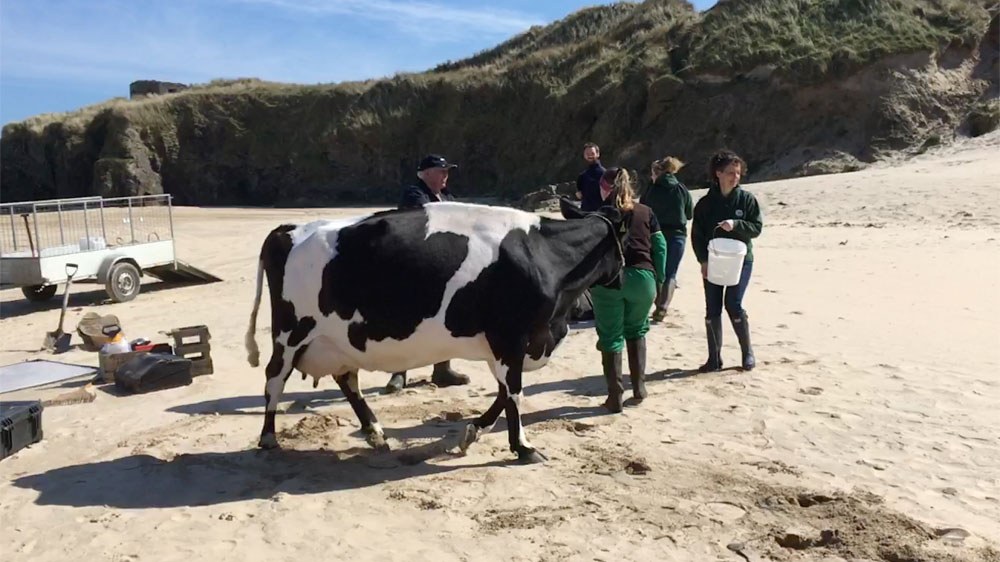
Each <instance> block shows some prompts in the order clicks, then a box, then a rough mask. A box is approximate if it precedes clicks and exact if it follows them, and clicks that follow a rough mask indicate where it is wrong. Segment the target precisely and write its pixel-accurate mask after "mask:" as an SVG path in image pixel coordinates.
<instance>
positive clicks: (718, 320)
mask: <svg viewBox="0 0 1000 562" xmlns="http://www.w3.org/2000/svg"><path fill="white" fill-rule="evenodd" d="M705 333H706V335H707V337H708V361H706V362H705V364H704V365H702V366H701V367H700V368H699V369H698V370H699V371H701V372H702V373H710V372H712V371H718V370H719V369H721V368H722V317H721V316H716V317H715V318H706V319H705Z"/></svg>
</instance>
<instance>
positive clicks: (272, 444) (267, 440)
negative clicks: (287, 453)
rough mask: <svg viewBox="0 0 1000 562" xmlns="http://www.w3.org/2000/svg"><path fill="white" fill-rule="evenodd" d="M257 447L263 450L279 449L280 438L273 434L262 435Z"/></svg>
mask: <svg viewBox="0 0 1000 562" xmlns="http://www.w3.org/2000/svg"><path fill="white" fill-rule="evenodd" d="M257 446H258V447H260V448H261V449H277V448H278V438H277V437H275V436H274V434H273V433H268V434H265V435H261V436H260V441H258V442H257Z"/></svg>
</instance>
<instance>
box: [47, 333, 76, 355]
mask: <svg viewBox="0 0 1000 562" xmlns="http://www.w3.org/2000/svg"><path fill="white" fill-rule="evenodd" d="M70 338H72V335H71V334H67V333H65V332H63V331H62V330H57V331H55V332H49V333H47V334H45V341H44V342H43V343H42V349H43V350H45V351H51V352H52V353H63V352H65V351H69V341H70Z"/></svg>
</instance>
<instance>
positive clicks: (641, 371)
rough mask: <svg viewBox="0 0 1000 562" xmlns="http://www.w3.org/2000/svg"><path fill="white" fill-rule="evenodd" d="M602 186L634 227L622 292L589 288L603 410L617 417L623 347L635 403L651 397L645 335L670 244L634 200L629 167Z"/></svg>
mask: <svg viewBox="0 0 1000 562" xmlns="http://www.w3.org/2000/svg"><path fill="white" fill-rule="evenodd" d="M602 182H603V183H605V184H608V185H611V186H613V188H614V190H613V192H612V193H611V195H610V197H608V198H607V199H608V201H607V203H608V204H611V205H614V206H615V207H616V208H617V209H618V210H619V211H621V212H622V213H623V214H624V215H625V220H624V221H623V223H622V224H623V225H627V228H628V229H629V234H628V242H627V244H626V246H625V248H623V254H624V260H625V270H624V272H623V274H624V280H623V282H622V287H621V289H610V288H608V287H603V286H596V287H593V288H591V289H590V296H591V298H592V299H593V301H594V320H595V324H596V327H597V349H599V350H600V351H601V362H602V365H603V367H604V378H605V379H606V380H607V383H608V399H607V401H605V402H604V406H605V407H606V408H607V409H608V410H610V411H611V412H612V413H619V412H621V411H622V394H623V393H624V392H625V389H624V387H623V386H622V347H627V348H628V366H629V374H630V375H631V378H632V393H633V396H634V397H635V400H636V402H641V401H642V400H643V399H644V398H646V395H647V393H646V381H645V376H646V332H648V331H649V308H650V307H651V306H652V305H653V298H654V297H655V296H656V285H657V283H662V282H663V269H664V266H665V263H666V260H667V255H666V254H667V243H666V242H665V241H664V239H663V233H661V232H660V225H659V223H658V222H657V220H656V215H655V214H653V211H652V210H651V209H650V208H649V207H647V206H646V205H643V204H642V203H636V202H635V192H634V191H633V188H632V179H631V178H630V177H629V174H628V172H627V171H625V170H624V169H619V168H609V169H608V170H607V171H605V172H604V177H603V178H602Z"/></svg>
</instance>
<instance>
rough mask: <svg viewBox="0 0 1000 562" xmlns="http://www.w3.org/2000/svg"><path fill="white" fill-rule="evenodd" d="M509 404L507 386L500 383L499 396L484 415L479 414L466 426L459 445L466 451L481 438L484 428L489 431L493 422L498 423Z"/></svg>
mask: <svg viewBox="0 0 1000 562" xmlns="http://www.w3.org/2000/svg"><path fill="white" fill-rule="evenodd" d="M506 405H507V386H506V385H504V384H500V389H499V390H497V398H496V400H494V401H493V404H492V405H491V406H490V408H489V409H488V410H486V412H484V413H483V415H481V416H479V417H478V418H476V419H475V420H473V421H472V423H470V424H468V425H466V426H465V432H464V433H463V434H462V440H461V441H460V442H459V443H458V447H459V448H460V449H461V450H462V453H465V452H466V451H467V450H468V448H469V446H470V445H472V444H473V443H475V442H476V439H479V433H480V432H482V431H483V430H486V431H489V429H490V428H492V427H493V424H495V423H497V419H499V418H500V414H501V413H503V410H504V407H505V406H506Z"/></svg>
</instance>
